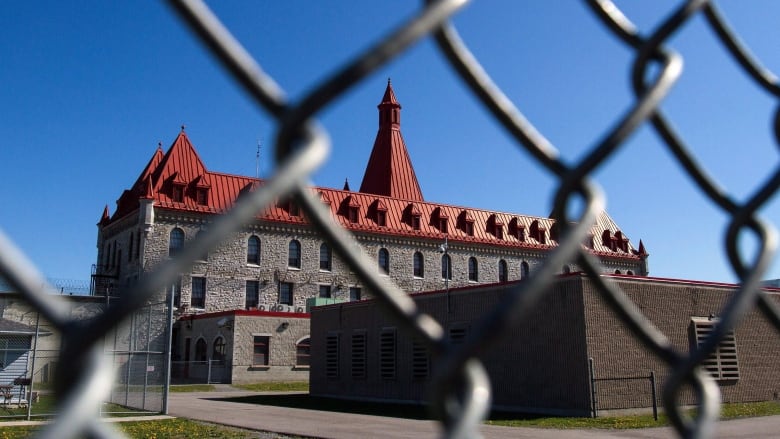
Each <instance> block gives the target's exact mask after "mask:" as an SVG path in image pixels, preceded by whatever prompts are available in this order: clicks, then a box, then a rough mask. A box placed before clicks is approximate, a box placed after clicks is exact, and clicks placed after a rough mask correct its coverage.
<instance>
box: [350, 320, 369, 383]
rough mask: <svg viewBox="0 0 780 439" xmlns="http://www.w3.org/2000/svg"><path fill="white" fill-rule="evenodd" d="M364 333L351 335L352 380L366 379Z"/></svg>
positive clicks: (357, 332)
mask: <svg viewBox="0 0 780 439" xmlns="http://www.w3.org/2000/svg"><path fill="white" fill-rule="evenodd" d="M366 358H367V355H366V331H355V333H353V334H352V378H365V377H366Z"/></svg>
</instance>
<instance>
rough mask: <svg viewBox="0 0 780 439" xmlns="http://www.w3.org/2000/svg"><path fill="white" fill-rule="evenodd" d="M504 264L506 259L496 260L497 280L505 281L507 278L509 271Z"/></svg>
mask: <svg viewBox="0 0 780 439" xmlns="http://www.w3.org/2000/svg"><path fill="white" fill-rule="evenodd" d="M508 271H509V270H508V269H507V266H506V261H505V260H503V259H501V260H499V261H498V281H499V282H506V281H508V280H509V273H508Z"/></svg>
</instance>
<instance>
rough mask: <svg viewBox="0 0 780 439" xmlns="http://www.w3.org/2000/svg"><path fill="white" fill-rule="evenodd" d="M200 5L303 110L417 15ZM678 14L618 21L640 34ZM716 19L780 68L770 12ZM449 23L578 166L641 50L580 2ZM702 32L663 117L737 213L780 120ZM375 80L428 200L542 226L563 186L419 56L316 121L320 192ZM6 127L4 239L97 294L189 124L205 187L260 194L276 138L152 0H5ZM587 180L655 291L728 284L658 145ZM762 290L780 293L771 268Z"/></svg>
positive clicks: (764, 173) (512, 0) (352, 148)
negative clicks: (123, 221)
mask: <svg viewBox="0 0 780 439" xmlns="http://www.w3.org/2000/svg"><path fill="white" fill-rule="evenodd" d="M213 3H214V4H213V5H212V7H213V8H214V9H215V11H216V12H217V14H218V15H219V16H220V17H221V19H222V20H223V21H224V22H225V23H226V24H227V26H228V27H229V28H230V29H231V30H232V32H233V33H234V34H235V35H236V36H237V38H238V39H239V40H241V41H242V42H243V44H244V45H245V46H246V47H247V49H248V50H249V51H250V52H251V53H252V54H253V55H254V56H255V57H256V58H257V59H258V60H259V62H260V64H261V65H262V66H263V68H264V70H265V71H266V72H268V73H269V74H270V75H271V76H272V77H274V78H275V80H276V81H277V83H279V84H280V85H281V87H283V88H284V89H285V90H286V92H287V94H288V96H289V97H290V98H291V99H293V100H297V99H300V98H301V97H302V96H304V95H305V93H306V91H307V90H308V89H310V88H311V87H312V85H313V84H316V83H317V82H318V81H320V80H322V79H323V78H326V77H327V76H328V75H329V74H331V73H332V72H333V71H335V70H336V69H337V68H338V67H339V66H341V65H342V64H343V63H345V62H346V61H347V60H348V59H350V58H351V56H352V55H353V54H355V53H357V52H359V51H361V50H363V49H365V48H366V47H368V46H369V45H371V44H372V43H373V42H375V41H376V40H377V38H379V37H380V36H381V35H383V34H384V33H386V32H387V31H388V30H390V29H392V28H394V27H396V26H397V25H398V24H399V23H400V22H401V21H402V20H404V19H406V18H408V17H410V16H411V15H412V14H413V13H414V11H415V10H416V8H418V7H419V3H421V2H419V1H411V0H403V1H400V0H398V1H387V2H382V3H381V4H380V3H379V2H365V1H333V2H319V1H289V2H278V1H220V2H213ZM677 3H679V2H672V1H653V2H645V1H642V2H636V1H628V2H618V5H619V6H620V7H623V8H624V11H625V12H626V15H627V16H628V17H629V18H631V19H632V20H633V21H634V22H635V23H636V24H637V26H638V27H639V28H640V29H642V31H643V33H645V34H646V33H648V32H649V31H650V30H651V29H652V28H653V27H654V26H655V25H657V23H658V21H659V19H660V18H661V17H663V16H665V15H666V14H668V13H669V11H670V10H671V8H673V7H675V5H676V4H677ZM721 3H724V4H722V5H721V8H722V10H723V11H724V13H725V14H726V15H727V16H728V17H729V20H730V22H731V23H732V25H733V26H734V27H735V28H736V29H737V30H738V31H739V33H740V35H741V36H742V39H743V41H744V42H746V43H747V44H748V45H749V46H750V47H751V49H752V50H753V52H754V53H755V54H756V55H758V56H759V57H760V58H761V59H762V61H763V62H764V65H765V66H766V67H768V68H769V69H770V70H773V71H778V70H780V57H779V56H778V55H780V53H778V48H780V44H778V41H780V38H778V37H779V36H780V28H778V26H777V17H779V16H780V2H776V1H751V2H749V3H745V2H736V1H731V2H721ZM454 23H455V25H456V26H457V28H458V30H459V31H460V33H461V36H462V37H463V39H464V41H465V42H466V44H467V45H469V47H470V48H471V49H472V51H473V52H474V53H475V55H476V57H477V58H478V59H479V60H480V61H481V62H482V63H483V65H484V67H485V69H486V70H487V71H488V72H489V73H490V75H491V76H492V77H493V79H494V81H495V82H496V83H497V84H498V85H499V86H500V87H501V88H502V89H503V90H504V91H505V93H506V94H507V96H508V97H509V98H510V99H512V100H513V101H514V103H515V105H516V106H517V107H518V108H519V109H520V111H521V112H523V114H524V115H525V116H526V117H527V118H528V119H529V120H530V121H531V122H532V123H533V124H534V125H535V126H536V127H537V128H538V130H539V131H541V132H542V133H543V134H544V135H545V136H546V137H547V138H548V139H550V141H551V142H552V143H553V144H554V145H555V146H556V147H557V148H558V149H559V150H560V153H561V155H562V156H563V157H565V158H566V160H567V161H569V162H573V161H574V160H576V159H577V158H579V157H581V156H582V155H583V153H584V152H585V151H587V150H588V149H589V148H591V147H592V145H593V144H594V143H595V142H596V141H597V140H598V139H599V138H600V137H601V136H602V135H603V134H604V132H605V131H606V130H607V128H608V127H610V126H611V125H612V124H614V123H615V121H616V120H618V118H619V117H620V116H621V115H622V114H623V113H624V112H625V111H626V110H627V109H628V108H629V107H630V105H631V104H632V102H633V95H632V93H631V89H630V79H629V75H630V68H631V62H632V56H633V54H632V52H631V51H629V50H627V49H626V48H625V47H624V46H623V45H622V44H621V43H620V42H619V41H617V40H616V39H615V38H614V37H612V35H611V34H610V33H609V32H608V31H607V30H606V29H604V28H603V27H602V26H601V24H600V23H599V22H597V20H596V19H595V18H594V17H593V16H592V15H591V14H590V11H589V10H588V9H587V8H586V7H585V6H584V4H582V3H581V2H549V1H534V2H531V1H516V0H503V1H499V0H492V1H477V2H474V4H470V5H468V6H466V7H465V8H464V9H463V10H462V11H460V12H459V13H458V15H457V16H456V17H455V19H454ZM704 24H705V23H704V19H703V17H697V18H696V19H694V20H693V21H692V22H691V23H689V24H687V25H686V26H685V27H684V28H683V29H682V30H681V31H680V33H679V34H678V35H676V36H675V38H674V39H673V41H672V43H671V47H672V48H674V49H675V50H677V51H678V52H680V53H681V54H682V56H683V58H684V61H685V67H684V71H683V76H682V78H681V80H680V81H679V82H678V83H677V84H676V85H675V86H674V88H673V89H672V91H671V94H670V95H669V96H668V97H667V98H666V100H665V101H664V103H663V110H664V112H665V113H666V115H667V116H668V117H669V118H670V119H671V120H672V121H673V123H674V125H675V126H676V127H677V129H678V130H679V132H680V133H681V135H682V137H683V138H684V139H685V140H686V141H687V143H688V145H690V148H691V150H692V151H693V152H694V153H695V154H696V155H697V156H698V157H699V158H700V160H701V161H702V162H703V164H704V165H705V166H706V168H707V169H708V170H709V171H710V173H711V174H713V175H714V176H716V178H717V180H718V181H719V182H720V183H721V185H722V186H724V187H725V188H727V190H728V191H729V192H730V193H732V194H734V195H735V196H737V197H740V198H742V199H744V198H745V197H747V196H748V195H749V194H751V193H752V192H753V191H754V190H755V187H756V186H757V185H759V184H760V183H762V182H763V181H764V180H766V179H767V178H768V175H769V174H770V173H771V172H773V170H774V168H775V167H776V166H777V163H778V150H777V146H778V145H777V142H776V141H775V139H774V138H773V137H772V131H771V126H772V119H773V117H774V112H775V111H776V110H775V109H776V106H777V103H776V102H775V100H774V99H772V98H771V97H770V96H769V95H767V94H766V93H764V92H763V91H762V90H760V89H759V88H758V87H757V86H756V85H755V84H754V83H753V82H752V81H751V80H750V79H749V78H748V77H747V76H746V75H744V74H743V73H741V71H740V70H738V69H737V67H736V66H735V64H734V63H733V62H732V61H731V59H730V58H729V56H728V55H727V54H726V52H725V50H724V49H723V48H721V47H720V45H719V44H717V42H716V41H715V38H714V35H713V33H712V32H711V31H709V29H707V28H706V27H705V25H704ZM388 77H392V81H393V86H394V89H395V92H396V96H397V97H398V99H399V101H400V102H401V104H402V106H403V110H402V131H403V135H404V138H405V140H406V144H407V146H408V148H409V153H410V155H411V157H412V160H413V163H414V164H415V168H416V171H417V177H418V179H419V181H420V185H421V187H422V190H423V195H424V196H425V198H426V200H428V201H435V202H441V203H447V204H454V205H462V206H470V207H477V208H484V209H490V210H496V211H504V212H514V213H523V214H530V215H540V216H544V215H547V214H549V212H550V209H551V197H552V195H553V194H554V191H555V180H554V179H553V178H552V176H551V175H549V174H548V173H547V172H546V171H544V170H543V169H541V168H540V166H538V165H537V164H535V163H534V162H533V160H532V159H531V158H530V156H529V155H528V154H526V153H525V152H522V151H520V150H519V149H518V148H517V146H516V145H515V143H514V142H513V141H512V140H511V139H510V138H509V136H508V135H507V134H505V133H504V131H503V130H502V129H501V128H500V127H499V126H498V125H497V124H496V122H494V121H493V120H492V119H491V117H490V116H489V115H488V114H487V112H486V111H485V110H484V109H482V107H480V105H479V104H478V103H477V101H476V100H475V99H474V98H473V97H472V95H471V94H470V93H469V92H468V91H467V90H466V89H465V87H464V86H463V85H462V84H461V83H460V81H459V80H458V79H457V77H456V76H455V74H454V73H453V72H452V71H451V70H450V69H449V67H448V66H447V64H446V62H445V60H444V58H443V57H442V56H441V55H440V54H439V53H438V52H437V51H436V50H435V48H434V45H433V43H432V41H431V40H430V39H426V40H423V41H421V42H420V43H418V44H416V45H415V46H414V47H413V48H412V49H411V50H409V51H407V52H406V53H404V54H403V55H401V56H400V57H399V58H397V59H395V60H393V61H392V62H390V63H389V64H388V65H386V66H385V67H383V68H382V69H380V70H379V71H378V72H376V73H375V74H373V75H372V76H370V77H368V78H366V79H365V80H364V81H362V82H361V83H359V84H357V85H356V86H354V87H353V88H352V89H350V90H349V91H348V92H347V93H346V94H344V95H343V96H342V97H341V98H340V99H338V100H337V101H336V102H334V103H333V104H332V105H331V106H329V107H328V108H327V109H326V110H325V111H324V112H322V113H321V114H320V115H319V116H320V118H319V121H320V122H321V123H322V124H323V125H324V127H325V128H326V129H327V130H328V132H329V134H330V136H331V139H332V141H333V151H332V154H331V156H330V158H329V160H328V162H327V163H326V164H325V165H324V166H323V167H322V168H321V169H320V170H319V171H318V172H317V173H316V174H315V175H313V176H312V180H313V182H314V183H315V184H317V185H320V186H327V187H337V188H340V187H341V186H342V185H343V183H344V179H345V178H348V179H349V181H350V184H351V186H352V188H353V189H357V188H358V187H359V186H360V180H361V178H362V176H363V171H364V169H365V164H366V162H367V160H368V156H369V153H370V149H371V146H372V143H373V140H374V136H375V134H376V129H377V110H376V105H377V104H378V103H379V101H380V99H381V97H382V93H383V91H384V88H385V84H386V81H387V78H388ZM0 116H1V117H0V195H1V196H2V204H0V206H1V207H0V229H2V230H3V231H4V232H5V233H6V234H7V235H9V236H10V237H11V238H12V239H13V240H14V241H15V242H16V244H17V245H18V246H19V247H20V248H21V249H22V250H23V251H24V252H25V253H26V254H27V255H28V256H29V257H30V258H31V259H32V260H33V261H34V262H35V263H36V264H37V265H38V266H39V268H40V269H41V270H42V271H43V272H44V273H45V274H46V275H47V276H49V277H54V278H63V279H84V280H87V279H88V278H89V274H90V266H91V264H93V263H94V262H95V259H96V254H97V252H96V247H95V244H96V236H97V228H96V226H95V224H96V223H97V222H98V220H99V219H100V215H101V213H102V210H103V207H104V206H105V205H106V204H107V205H108V206H109V208H110V210H111V212H113V211H114V209H115V208H116V204H115V202H116V200H117V198H119V196H120V195H121V193H122V191H123V190H124V189H126V188H129V186H130V185H131V184H132V183H133V182H134V180H135V178H136V177H137V176H138V174H139V173H140V171H141V170H142V168H143V166H144V165H145V164H146V163H147V161H148V160H149V158H150V157H151V155H152V153H153V152H154V150H155V149H156V147H157V143H158V142H162V144H163V148H165V149H167V148H168V147H169V146H170V144H171V142H172V141H173V140H174V139H175V137H176V135H177V133H178V132H179V130H180V128H179V127H180V126H181V125H182V124H186V126H187V128H186V130H187V133H188V135H189V137H190V139H191V140H192V142H193V144H194V145H195V147H196V148H197V150H198V152H199V153H200V155H201V158H202V159H203V160H204V162H205V164H206V166H207V168H209V169H210V170H214V171H220V172H228V173H235V174H243V175H254V173H255V153H256V145H257V142H258V140H260V141H261V142H262V145H263V150H262V158H261V174H262V175H263V176H269V175H270V174H271V173H272V172H273V164H272V162H271V159H270V158H271V157H272V148H273V139H274V136H275V134H276V133H275V129H274V124H273V121H272V119H271V118H270V117H269V116H268V115H267V114H266V113H264V112H263V111H262V110H260V109H258V107H257V106H256V105H255V104H254V103H253V102H251V101H250V100H249V99H248V97H247V96H246V95H244V93H243V92H242V91H241V90H240V89H239V88H238V87H237V86H236V85H235V84H234V83H233V81H232V80H231V79H229V78H228V77H227V76H226V75H225V74H224V73H223V71H222V69H221V68H220V67H219V66H217V65H216V64H215V63H214V62H213V61H212V59H211V57H210V55H209V54H207V53H206V51H205V50H204V49H203V48H202V47H201V46H200V45H199V43H198V42H197V41H196V40H195V39H194V38H192V36H191V35H190V33H189V31H188V30H187V29H186V28H185V27H184V26H183V25H182V24H181V23H180V22H179V21H178V19H177V17H176V16H175V15H174V14H173V13H172V11H171V10H170V9H168V7H167V5H166V4H165V3H161V2H105V1H79V2H55V1H49V2H31V1H26V0H25V1H21V0H8V1H4V2H3V3H2V13H0ZM594 177H595V179H596V181H597V182H598V183H599V184H600V185H601V186H602V188H603V189H604V191H605V192H606V194H607V203H608V204H607V210H608V212H609V213H610V215H611V216H612V217H613V218H614V219H615V220H616V222H617V223H618V224H619V225H620V227H621V228H622V230H623V231H624V233H625V234H626V235H627V236H628V237H629V238H630V239H631V241H632V242H633V243H634V245H637V244H638V242H639V239H642V240H643V241H644V243H645V245H646V247H647V250H648V251H649V253H650V254H651V256H650V271H651V275H653V276H660V277H674V278H685V279H695V280H710V281H724V282H732V281H735V280H736V277H735V275H734V273H733V271H732V270H731V269H730V268H729V266H728V264H727V261H726V256H725V251H724V243H723V237H722V235H723V232H724V230H725V228H726V226H727V217H726V216H725V215H724V214H722V213H721V212H720V211H719V210H718V209H716V208H715V206H714V205H713V204H712V203H711V202H709V201H707V200H705V199H704V198H703V195H702V194H700V193H699V192H698V191H697V190H696V188H695V187H694V186H693V184H692V182H691V180H690V179H689V178H688V177H686V176H685V175H684V174H683V173H682V171H681V168H680V167H679V166H678V165H677V164H675V163H674V162H673V161H672V160H671V155H670V154H669V153H668V152H667V151H666V149H665V147H664V146H663V144H662V143H661V142H660V141H659V138H658V136H657V135H656V134H655V133H654V132H653V131H652V130H651V129H649V127H646V126H645V127H643V128H641V129H640V130H639V131H638V132H636V133H635V134H634V135H633V136H632V138H631V140H630V142H628V143H627V144H625V145H624V146H623V147H622V148H621V150H620V151H619V153H618V154H616V155H615V156H614V157H613V158H612V159H611V160H610V161H608V162H607V163H605V164H604V165H602V166H601V167H600V168H599V170H598V172H597V174H596V175H595V176H594ZM779 213H780V205H778V202H777V200H776V199H773V200H772V201H771V202H770V204H769V205H768V206H767V207H766V208H764V209H763V210H762V214H763V216H764V217H765V218H766V219H768V220H769V221H770V222H772V223H774V222H775V220H776V219H777V218H779V217H780V216H779V215H778V214H779ZM747 238H750V237H749V236H747ZM747 241H748V244H746V245H745V247H747V248H749V247H750V245H749V244H750V239H747ZM746 257H747V258H750V257H752V255H750V254H748V255H747V256H746ZM765 278H780V264H778V263H777V262H775V263H773V265H772V267H771V269H770V272H769V273H767V275H766V276H765Z"/></svg>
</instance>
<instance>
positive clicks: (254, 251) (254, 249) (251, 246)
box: [246, 235, 260, 265]
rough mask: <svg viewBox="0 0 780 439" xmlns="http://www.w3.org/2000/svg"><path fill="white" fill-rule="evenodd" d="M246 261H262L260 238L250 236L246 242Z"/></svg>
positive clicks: (254, 262)
mask: <svg viewBox="0 0 780 439" xmlns="http://www.w3.org/2000/svg"><path fill="white" fill-rule="evenodd" d="M246 262H247V264H255V265H257V264H259V263H260V238H258V237H257V236H254V235H253V236H250V237H249V239H248V240H247V243H246Z"/></svg>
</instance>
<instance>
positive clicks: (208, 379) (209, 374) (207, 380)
mask: <svg viewBox="0 0 780 439" xmlns="http://www.w3.org/2000/svg"><path fill="white" fill-rule="evenodd" d="M206 364H208V365H209V366H208V372H207V373H206V384H211V358H207V359H206Z"/></svg>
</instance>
